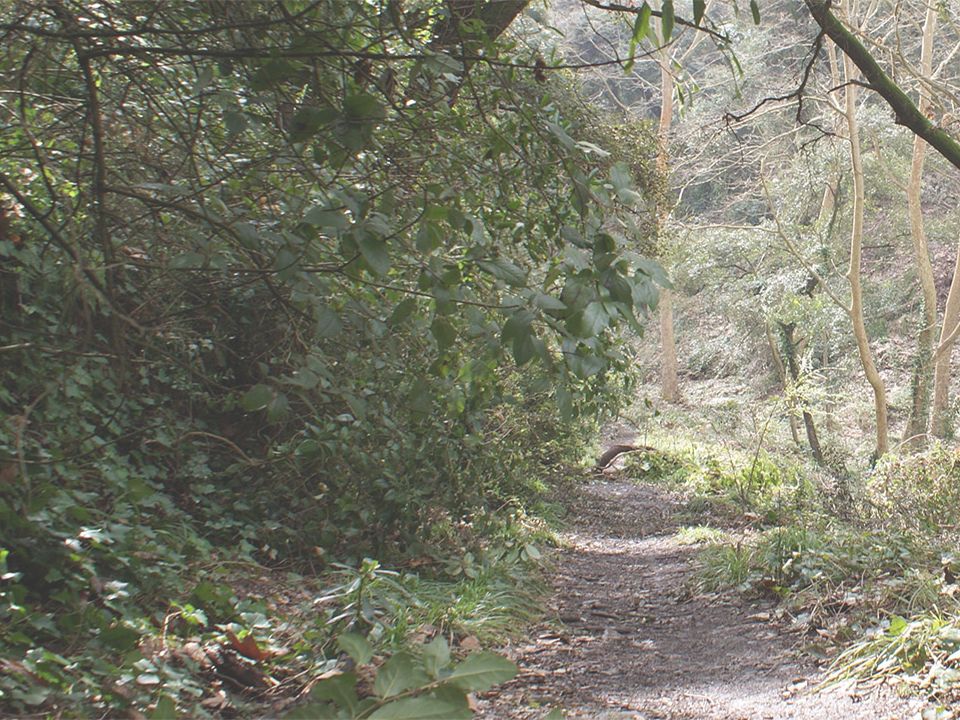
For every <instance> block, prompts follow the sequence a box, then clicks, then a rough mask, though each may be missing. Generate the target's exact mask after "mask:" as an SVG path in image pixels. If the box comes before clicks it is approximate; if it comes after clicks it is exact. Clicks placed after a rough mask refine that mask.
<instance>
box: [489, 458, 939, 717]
mask: <svg viewBox="0 0 960 720" xmlns="http://www.w3.org/2000/svg"><path fill="white" fill-rule="evenodd" d="M576 492H577V493H578V496H576V497H568V498H566V504H567V507H568V508H570V512H571V516H572V517H571V525H570V526H569V527H568V528H567V530H566V531H565V532H563V533H561V538H562V543H561V549H560V550H559V551H558V553H557V556H556V558H555V564H554V565H553V567H554V570H553V571H552V573H551V583H552V587H553V594H552V597H551V598H550V600H549V601H548V606H547V608H546V610H547V616H548V617H551V616H552V618H553V621H552V622H547V623H544V624H543V625H540V626H538V627H536V628H534V629H533V632H532V633H531V634H530V635H528V636H527V638H525V639H524V640H522V641H520V642H516V643H514V644H513V645H511V646H509V647H507V648H505V650H504V651H505V653H506V654H507V655H508V656H510V657H511V659H513V660H515V661H516V662H517V663H518V665H519V666H520V673H519V675H518V676H517V677H516V678H515V679H514V680H513V681H511V682H510V683H508V684H507V685H504V686H501V687H499V688H498V689H497V691H496V694H495V695H491V696H490V697H489V698H488V699H485V700H483V701H482V702H481V713H480V715H481V717H486V718H497V719H499V718H524V719H527V718H541V717H543V716H544V715H546V714H547V712H548V711H549V710H550V709H552V708H559V709H560V710H561V711H562V712H563V713H564V717H567V718H605V719H613V718H636V719H640V720H654V719H657V720H741V719H742V720H766V719H770V720H785V719H787V718H792V719H795V720H808V719H809V720H814V719H815V720H857V719H860V718H862V719H863V720H867V719H869V720H908V719H909V718H916V717H919V710H920V708H921V707H922V703H920V701H918V700H916V699H903V698H901V697H899V696H898V695H897V693H896V691H895V689H894V688H892V687H889V686H875V687H872V688H864V687H858V686H855V685H840V686H833V687H831V688H829V689H826V690H822V691H820V692H814V691H813V690H814V689H815V688H816V687H817V685H818V683H819V682H820V680H821V679H822V677H823V669H822V668H820V667H818V666H817V664H816V663H815V662H814V661H813V660H812V659H810V658H804V656H803V655H802V653H801V652H800V651H799V643H800V641H801V638H798V637H797V635H796V634H791V633H789V632H787V631H786V629H785V628H779V627H777V626H776V625H774V624H772V623H771V622H770V618H771V616H772V613H771V610H772V605H771V604H770V603H769V602H765V601H761V600H757V601H753V602H751V601H747V600H744V599H742V598H739V597H736V596H723V595H720V596H718V595H702V594H698V593H697V592H696V591H695V589H694V587H695V583H694V581H695V575H696V568H695V563H694V560H695V553H696V548H695V547H693V546H690V545H683V544H681V543H680V542H679V541H678V539H677V535H676V533H677V530H678V529H680V528H681V527H682V526H684V525H689V524H691V522H690V517H689V515H687V516H684V514H683V513H684V508H683V503H682V498H681V497H680V496H678V495H677V494H675V493H672V492H670V491H669V490H667V489H665V488H662V487H658V486H655V485H649V484H637V483H635V482H628V481H626V480H625V479H621V478H619V477H618V476H617V475H616V473H615V472H614V473H613V474H610V475H608V476H606V477H602V478H597V479H596V480H594V481H591V482H589V483H587V484H584V485H583V486H581V487H580V488H579V489H578V490H577V491H576ZM557 618H559V620H560V623H557V622H556V619H557Z"/></svg>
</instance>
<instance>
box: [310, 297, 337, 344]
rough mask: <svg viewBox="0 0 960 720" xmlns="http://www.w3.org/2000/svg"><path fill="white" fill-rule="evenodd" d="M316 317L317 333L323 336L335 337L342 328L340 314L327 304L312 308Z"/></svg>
mask: <svg viewBox="0 0 960 720" xmlns="http://www.w3.org/2000/svg"><path fill="white" fill-rule="evenodd" d="M314 313H315V314H316V318H317V335H319V336H320V337H324V338H331V337H336V336H337V335H339V334H340V331H341V330H343V323H342V322H340V316H339V315H337V313H335V312H334V311H333V310H331V309H330V306H329V305H318V306H317V307H316V309H315V310H314Z"/></svg>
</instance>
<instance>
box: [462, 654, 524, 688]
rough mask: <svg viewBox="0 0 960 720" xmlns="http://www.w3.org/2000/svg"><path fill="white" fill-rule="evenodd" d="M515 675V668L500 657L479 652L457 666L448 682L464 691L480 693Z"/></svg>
mask: <svg viewBox="0 0 960 720" xmlns="http://www.w3.org/2000/svg"><path fill="white" fill-rule="evenodd" d="M516 674H517V666H516V665H514V664H513V663H512V662H510V661H509V660H507V659H506V658H505V657H503V656H501V655H497V654H496V653H492V652H479V653H474V654H473V655H471V656H469V657H468V658H467V659H466V660H464V661H463V662H462V663H460V664H459V665H457V666H456V667H455V668H454V669H453V672H452V673H451V674H450V677H449V678H448V682H450V683H451V684H453V685H456V686H457V687H458V688H460V689H462V690H466V691H476V692H482V691H484V690H489V689H490V688H492V687H493V686H494V685H497V684H499V683H502V682H506V681H507V680H509V679H510V678H512V677H513V676H514V675H516Z"/></svg>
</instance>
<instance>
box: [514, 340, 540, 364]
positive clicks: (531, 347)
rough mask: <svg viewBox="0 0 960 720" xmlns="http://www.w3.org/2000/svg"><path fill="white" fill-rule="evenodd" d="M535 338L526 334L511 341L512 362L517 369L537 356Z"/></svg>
mask: <svg viewBox="0 0 960 720" xmlns="http://www.w3.org/2000/svg"><path fill="white" fill-rule="evenodd" d="M537 354H538V353H537V338H536V337H534V335H533V334H531V333H528V334H526V335H524V336H522V337H518V338H517V339H516V340H514V341H513V360H514V362H515V363H517V367H523V366H524V365H526V364H527V363H528V362H530V361H531V360H532V359H533V358H534V357H536V356H537Z"/></svg>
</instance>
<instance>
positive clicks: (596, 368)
mask: <svg viewBox="0 0 960 720" xmlns="http://www.w3.org/2000/svg"><path fill="white" fill-rule="evenodd" d="M563 357H564V359H565V360H566V361H567V367H569V368H570V369H571V370H572V371H573V373H574V375H576V376H577V377H579V378H583V379H584V380H585V379H586V378H589V377H593V376H594V375H596V374H597V373H598V372H600V371H601V370H603V369H604V368H605V367H606V366H607V363H606V361H605V360H604V359H603V358H601V357H597V356H596V355H594V354H592V353H590V352H589V351H585V350H581V349H580V348H578V349H577V351H576V352H575V353H564V356H563Z"/></svg>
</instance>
